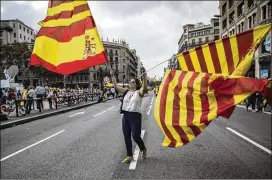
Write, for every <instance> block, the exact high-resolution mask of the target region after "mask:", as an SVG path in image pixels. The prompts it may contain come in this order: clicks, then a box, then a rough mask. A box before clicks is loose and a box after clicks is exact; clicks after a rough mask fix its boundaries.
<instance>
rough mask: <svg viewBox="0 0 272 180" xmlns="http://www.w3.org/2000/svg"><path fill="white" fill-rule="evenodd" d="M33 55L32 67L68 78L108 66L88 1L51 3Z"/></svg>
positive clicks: (41, 23) (72, 0)
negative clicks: (75, 73)
mask: <svg viewBox="0 0 272 180" xmlns="http://www.w3.org/2000/svg"><path fill="white" fill-rule="evenodd" d="M39 24H40V25H41V29H40V31H39V33H38V35H37V37H36V40H35V44H34V49H33V52H32V55H31V65H42V66H43V67H45V68H46V69H48V70H50V71H53V72H56V73H59V74H63V75H67V74H71V73H74V72H78V71H81V70H84V69H87V68H89V67H92V66H96V65H100V64H105V63H107V56H106V54H105V52H104V47H103V44H102V42H101V40H100V36H99V34H98V31H97V28H96V24H95V21H94V18H93V16H92V14H91V11H90V9H89V6H88V2H87V1H86V0H83V1H82V0H81V1H76V0H65V1H64V0H63V1H60V0H50V1H49V5H48V11H47V16H46V18H45V19H44V20H43V21H41V22H39Z"/></svg>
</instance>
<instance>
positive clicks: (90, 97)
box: [14, 93, 99, 117]
mask: <svg viewBox="0 0 272 180" xmlns="http://www.w3.org/2000/svg"><path fill="white" fill-rule="evenodd" d="M95 97H97V100H98V98H99V93H89V94H84V95H67V96H57V97H52V98H45V97H44V98H33V99H31V100H30V99H14V100H15V108H16V117H19V107H20V106H21V105H20V103H21V102H24V107H25V108H26V111H27V110H28V109H27V103H28V102H29V101H33V110H34V109H35V105H34V101H35V102H36V104H37V106H38V109H39V112H42V110H41V104H40V103H42V101H43V100H48V101H50V100H51V103H52V105H51V106H50V105H49V106H50V108H51V107H53V102H54V106H55V109H58V107H59V105H58V103H59V101H58V100H62V102H60V103H61V104H60V106H62V105H64V104H66V103H67V106H68V107H69V106H71V105H72V104H71V103H74V104H80V103H82V102H84V101H85V103H87V102H88V101H94V99H95ZM40 100H42V101H40ZM31 106H32V105H31Z"/></svg>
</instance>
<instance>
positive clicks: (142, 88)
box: [140, 73, 147, 97]
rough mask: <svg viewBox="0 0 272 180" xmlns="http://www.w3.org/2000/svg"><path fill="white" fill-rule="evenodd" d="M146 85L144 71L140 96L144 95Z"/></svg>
mask: <svg viewBox="0 0 272 180" xmlns="http://www.w3.org/2000/svg"><path fill="white" fill-rule="evenodd" d="M146 86H147V80H146V73H144V74H143V84H142V87H141V89H140V96H141V97H144V94H145V90H146Z"/></svg>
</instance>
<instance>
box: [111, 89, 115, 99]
mask: <svg viewBox="0 0 272 180" xmlns="http://www.w3.org/2000/svg"><path fill="white" fill-rule="evenodd" d="M111 95H112V99H114V96H115V88H114V87H112V88H111Z"/></svg>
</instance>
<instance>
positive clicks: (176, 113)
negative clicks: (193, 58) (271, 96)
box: [154, 70, 269, 147]
mask: <svg viewBox="0 0 272 180" xmlns="http://www.w3.org/2000/svg"><path fill="white" fill-rule="evenodd" d="M268 83H269V81H268V80H257V79H253V78H246V77H241V76H233V75H223V74H211V73H200V72H192V71H188V72H186V71H178V70H172V71H171V70H167V71H166V73H165V76H164V79H163V81H162V84H161V86H160V90H159V93H158V96H157V99H156V102H155V108H154V116H155V119H156V121H157V123H158V125H159V127H160V128H161V130H162V131H163V133H164V134H165V139H164V141H163V143H162V145H163V146H166V147H179V146H182V145H185V144H187V143H189V142H190V141H192V140H193V139H194V138H195V137H197V136H198V135H199V134H200V133H201V132H203V131H204V130H205V128H206V127H207V126H208V125H209V124H210V122H211V121H212V120H213V119H215V118H217V117H218V116H223V117H226V118H229V117H230V116H231V114H232V110H233V107H235V105H237V104H239V103H241V102H242V101H243V100H244V99H246V98H247V97H248V96H250V95H251V94H252V93H255V92H262V91H263V90H264V89H265V87H266V86H267V85H268Z"/></svg>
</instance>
